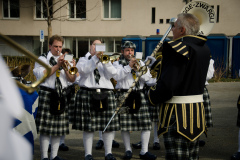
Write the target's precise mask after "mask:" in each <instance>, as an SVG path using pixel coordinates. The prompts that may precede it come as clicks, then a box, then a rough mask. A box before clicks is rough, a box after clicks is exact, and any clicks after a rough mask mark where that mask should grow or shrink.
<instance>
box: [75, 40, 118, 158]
mask: <svg viewBox="0 0 240 160" xmlns="http://www.w3.org/2000/svg"><path fill="white" fill-rule="evenodd" d="M98 44H101V41H99V40H95V41H94V42H93V43H92V45H91V46H90V52H88V53H87V54H86V55H85V57H82V58H80V59H79V61H78V63H77V66H76V67H77V69H78V72H79V74H80V76H81V78H80V80H79V83H78V84H79V86H80V90H79V91H78V93H77V96H76V105H75V107H76V109H75V111H76V112H75V117H74V120H73V127H72V128H73V129H76V130H82V131H83V144H84V149H85V160H93V156H92V144H93V136H94V132H95V131H103V129H104V128H105V126H106V125H107V123H108V120H109V119H110V118H111V116H112V115H113V113H114V110H115V109H116V101H115V96H114V92H113V89H114V88H113V85H112V83H111V81H110V79H111V78H112V77H113V75H114V74H116V72H115V71H114V67H113V66H112V64H111V61H109V62H108V63H106V64H103V63H101V62H99V58H100V57H101V54H100V53H99V52H96V45H98ZM118 130H119V122H118V117H117V116H116V117H115V118H114V119H113V121H112V122H111V124H110V126H109V127H108V128H107V130H106V132H104V134H103V142H104V148H105V160H116V158H115V157H114V156H113V154H112V141H113V139H114V131H118Z"/></svg>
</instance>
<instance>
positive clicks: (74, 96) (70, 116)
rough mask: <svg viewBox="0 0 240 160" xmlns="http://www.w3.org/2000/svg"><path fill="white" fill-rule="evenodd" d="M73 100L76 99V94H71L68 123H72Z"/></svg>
mask: <svg viewBox="0 0 240 160" xmlns="http://www.w3.org/2000/svg"><path fill="white" fill-rule="evenodd" d="M75 98H76V94H73V95H72V97H71V100H70V103H69V109H68V113H69V122H70V123H73V118H74V112H75Z"/></svg>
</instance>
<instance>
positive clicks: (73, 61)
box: [72, 59, 76, 67]
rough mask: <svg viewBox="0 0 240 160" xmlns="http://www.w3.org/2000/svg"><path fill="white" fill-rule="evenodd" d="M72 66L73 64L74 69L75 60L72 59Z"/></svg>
mask: <svg viewBox="0 0 240 160" xmlns="http://www.w3.org/2000/svg"><path fill="white" fill-rule="evenodd" d="M72 64H73V67H76V60H75V59H72Z"/></svg>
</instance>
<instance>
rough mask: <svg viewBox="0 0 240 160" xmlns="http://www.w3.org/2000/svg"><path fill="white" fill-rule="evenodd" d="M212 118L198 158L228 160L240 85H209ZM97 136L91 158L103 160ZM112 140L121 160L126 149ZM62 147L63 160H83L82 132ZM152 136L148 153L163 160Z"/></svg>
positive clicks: (135, 138) (136, 135) (136, 137)
mask: <svg viewBox="0 0 240 160" xmlns="http://www.w3.org/2000/svg"><path fill="white" fill-rule="evenodd" d="M207 88H208V91H209V94H210V100H211V106H212V116H213V127H211V128H209V129H208V133H207V137H206V136H205V135H204V134H203V135H201V137H200V139H202V140H204V141H205V142H206V144H205V146H204V147H200V151H199V157H200V159H201V160H229V159H230V156H231V155H232V154H233V153H235V152H237V150H238V132H239V128H238V127H237V126H236V123H237V114H238V109H237V99H238V96H239V94H240V82H218V83H210V85H209V86H208V87H207ZM130 136H131V143H137V142H139V141H140V132H131V134H130ZM98 137H99V136H98V132H95V136H94V141H93V157H94V159H95V160H104V149H101V150H95V145H96V143H97V141H98ZM115 140H116V141H117V142H119V143H120V147H119V148H113V150H112V152H113V155H114V156H115V158H116V159H117V160H121V159H122V157H123V155H124V152H125V149H124V145H123V142H122V139H121V133H120V131H117V132H116V136H115ZM65 144H66V145H67V146H68V147H69V151H59V152H58V156H60V157H61V158H64V159H66V160H84V147H83V140H82V131H76V130H72V129H71V126H70V134H69V135H67V136H66V138H65ZM152 144H153V132H151V137H150V143H149V152H151V153H153V154H156V155H157V157H158V158H157V160H164V159H165V158H164V157H165V148H164V144H163V137H162V136H161V137H160V146H161V149H160V150H153V149H152ZM132 150H133V158H132V159H131V160H136V159H140V158H139V153H140V150H139V149H134V148H133V149H132ZM33 160H41V154H40V147H39V139H38V138H37V139H36V140H35V148H34V158H33Z"/></svg>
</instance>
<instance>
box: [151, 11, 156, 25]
mask: <svg viewBox="0 0 240 160" xmlns="http://www.w3.org/2000/svg"><path fill="white" fill-rule="evenodd" d="M155 14H156V9H155V7H153V8H152V24H154V23H155Z"/></svg>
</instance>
